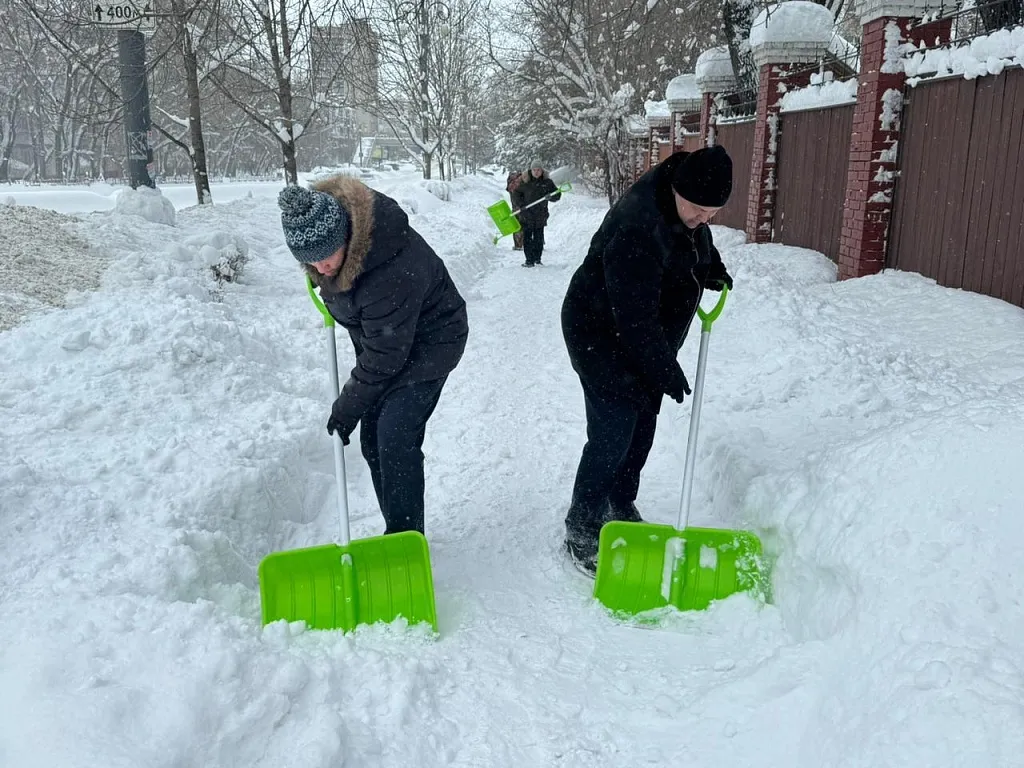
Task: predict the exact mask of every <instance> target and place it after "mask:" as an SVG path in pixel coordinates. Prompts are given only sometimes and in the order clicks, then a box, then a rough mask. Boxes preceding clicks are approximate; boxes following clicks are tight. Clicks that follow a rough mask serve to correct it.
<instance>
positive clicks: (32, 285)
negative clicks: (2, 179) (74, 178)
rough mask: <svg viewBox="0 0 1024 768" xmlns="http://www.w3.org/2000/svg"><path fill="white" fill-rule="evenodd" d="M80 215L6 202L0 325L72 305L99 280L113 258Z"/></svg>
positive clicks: (0, 245) (1, 222)
mask: <svg viewBox="0 0 1024 768" xmlns="http://www.w3.org/2000/svg"><path fill="white" fill-rule="evenodd" d="M77 224H78V219H76V218H74V217H72V216H65V215H63V214H60V213H55V212H54V211H48V210H45V209H41V208H31V207H25V206H19V205H13V204H8V205H5V206H4V208H3V211H2V214H0V331H3V330H6V329H8V328H11V327H13V326H14V325H16V324H17V323H18V322H20V321H21V319H22V318H23V317H24V316H25V315H26V314H27V313H29V312H32V311H36V310H45V309H46V308H48V307H63V306H66V304H67V302H68V300H69V298H70V297H71V296H73V295H74V294H77V293H78V292H82V291H91V290H93V289H95V288H96V287H97V286H99V282H100V275H101V274H102V273H103V270H104V269H105V268H106V266H107V263H108V258H107V256H106V255H105V253H104V251H103V249H102V247H97V248H95V249H94V248H93V247H92V246H90V244H89V242H88V241H87V240H85V239H84V238H83V237H82V236H81V235H80V234H78V233H77V232H76V230H77V227H76V225H77Z"/></svg>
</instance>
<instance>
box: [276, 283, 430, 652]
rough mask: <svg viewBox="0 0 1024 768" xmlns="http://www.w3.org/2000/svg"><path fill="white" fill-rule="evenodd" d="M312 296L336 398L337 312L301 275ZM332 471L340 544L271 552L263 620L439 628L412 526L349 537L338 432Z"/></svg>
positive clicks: (426, 563) (421, 545)
mask: <svg viewBox="0 0 1024 768" xmlns="http://www.w3.org/2000/svg"><path fill="white" fill-rule="evenodd" d="M306 285H307V287H308V289H309V295H310V296H311V297H312V299H313V303H314V304H316V307H317V309H319V310H320V313H321V314H322V315H323V317H324V327H325V328H326V329H327V342H328V348H329V350H330V362H329V370H330V374H331V385H332V387H333V390H334V396H335V397H337V396H338V393H339V391H340V390H339V383H338V357H337V348H336V342H335V337H334V318H332V317H331V314H330V312H329V311H328V310H327V308H326V307H325V306H324V305H323V302H321V301H320V299H319V297H318V296H317V295H316V292H315V291H314V289H313V283H312V282H311V281H310V280H309V278H308V277H307V278H306ZM332 442H333V444H334V474H335V478H336V479H337V482H338V512H339V515H340V518H341V544H340V545H336V544H326V545H324V546H320V547H309V548H307V549H295V550H291V551H289V552H275V553H273V554H270V555H267V556H266V557H265V558H264V559H263V561H262V562H261V563H260V567H259V579H260V601H261V603H262V609H263V623H264V624H269V623H270V622H272V621H277V620H278V619H285V620H287V621H298V620H300V619H301V620H303V621H305V622H306V625H307V626H308V627H310V628H312V629H341V630H345V631H346V632H347V631H349V630H351V629H355V627H356V625H358V624H374V623H376V622H385V623H389V622H392V621H394V620H395V619H397V618H399V617H402V618H404V619H405V620H406V621H408V622H409V624H418V623H421V622H426V623H429V624H430V625H431V626H432V627H433V628H434V631H435V632H436V631H437V612H436V610H435V608H434V580H433V576H432V574H431V570H430V552H429V549H428V548H427V540H426V539H425V538H424V537H423V535H422V534H421V533H419V532H417V531H406V532H403V533H395V534H390V535H388V536H374V537H372V538H369V539H360V540H358V541H352V540H351V538H350V534H349V526H348V490H347V484H346V481H345V453H344V448H343V446H342V443H341V437H340V436H339V435H338V434H337V433H335V434H334V436H333V438H332Z"/></svg>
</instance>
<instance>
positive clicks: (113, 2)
mask: <svg viewBox="0 0 1024 768" xmlns="http://www.w3.org/2000/svg"><path fill="white" fill-rule="evenodd" d="M93 14H94V15H92V16H90V19H89V20H90V22H91V23H93V24H96V25H97V26H101V27H106V28H108V29H132V30H140V31H143V32H152V31H153V30H154V29H156V14H155V13H154V11H153V9H152V4H151V3H145V4H143V2H142V0H99V2H97V3H96V5H95V7H94V8H93Z"/></svg>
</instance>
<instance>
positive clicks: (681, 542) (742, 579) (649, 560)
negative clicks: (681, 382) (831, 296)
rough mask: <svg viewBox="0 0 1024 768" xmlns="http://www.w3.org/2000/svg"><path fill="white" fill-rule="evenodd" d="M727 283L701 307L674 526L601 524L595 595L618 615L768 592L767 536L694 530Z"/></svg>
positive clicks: (696, 607) (702, 605)
mask: <svg viewBox="0 0 1024 768" xmlns="http://www.w3.org/2000/svg"><path fill="white" fill-rule="evenodd" d="M727 295H728V289H725V288H723V290H722V294H721V297H720V298H719V299H718V303H717V304H716V305H715V307H714V309H712V310H711V311H710V312H707V313H705V312H704V311H703V310H702V309H701V308H700V307H699V306H698V308H697V314H698V315H699V316H700V321H701V333H700V353H699V356H698V358H697V381H696V385H695V386H694V391H693V406H692V412H691V415H690V434H689V437H688V438H687V445H686V466H685V469H684V471H683V490H682V494H681V496H680V500H679V518H678V521H677V523H676V526H675V528H673V527H672V526H671V525H658V524H655V523H627V522H622V521H613V522H609V523H606V524H605V525H604V526H603V527H602V528H601V537H600V540H599V544H598V554H597V574H596V580H595V582H594V597H596V598H597V599H598V600H599V601H600V602H601V603H602V604H603V605H604V606H605V607H607V608H608V609H610V610H611V611H613V612H614V613H618V614H623V615H636V614H640V613H644V612H646V611H650V610H654V609H657V608H664V607H666V606H669V605H671V606H675V607H676V608H678V609H679V610H682V611H686V610H703V609H704V608H707V607H708V606H709V605H710V604H711V602H712V601H714V600H721V599H722V598H725V597H728V596H729V595H732V594H734V593H736V592H750V593H751V594H753V595H755V596H756V597H757V598H758V599H762V600H763V599H765V597H766V594H767V593H766V589H765V587H766V579H765V574H764V572H763V566H762V562H761V561H762V558H761V541H760V539H758V538H757V536H755V535H754V534H753V533H750V532H748V531H729V530H717V529H712V528H689V527H687V524H688V522H689V518H690V497H691V495H692V492H693V469H694V464H695V463H696V459H697V430H698V428H699V426H700V411H701V403H702V401H703V398H704V372H705V369H706V367H707V354H708V340H709V339H710V336H711V324H712V323H714V321H715V320H717V319H718V316H719V315H720V314H721V313H722V308H723V307H724V306H725V297H726V296H727Z"/></svg>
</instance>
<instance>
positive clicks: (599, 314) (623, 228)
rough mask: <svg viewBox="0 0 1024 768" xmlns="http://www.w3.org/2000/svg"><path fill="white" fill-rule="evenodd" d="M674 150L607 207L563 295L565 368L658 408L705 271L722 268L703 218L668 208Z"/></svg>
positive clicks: (673, 377) (673, 390) (676, 386)
mask: <svg viewBox="0 0 1024 768" xmlns="http://www.w3.org/2000/svg"><path fill="white" fill-rule="evenodd" d="M684 156H685V153H683V152H679V153H676V154H674V155H672V156H670V157H668V158H666V159H665V161H664V162H662V163H661V164H660V165H658V166H656V167H655V168H653V169H652V170H650V171H648V172H647V173H645V174H644V175H643V176H641V177H640V178H639V179H638V180H637V181H636V183H635V184H633V186H631V187H630V188H629V189H628V190H627V191H626V193H625V194H624V195H623V196H622V197H621V198H620V199H619V200H618V202H616V203H615V205H614V206H613V207H612V208H611V210H610V211H608V213H607V214H606V215H605V218H604V221H603V222H602V223H601V227H600V228H599V229H598V230H597V233H596V234H595V235H594V237H593V239H592V240H591V242H590V251H589V252H588V253H587V256H586V258H585V259H584V260H583V264H581V265H580V267H579V268H578V269H577V270H576V272H575V274H574V275H573V277H572V280H571V281H570V283H569V289H568V292H567V293H566V296H565V300H564V301H563V303H562V332H563V335H564V336H565V343H566V346H567V347H568V350H569V358H570V360H571V361H572V366H573V369H575V371H576V372H577V373H578V374H579V375H580V377H581V378H582V379H583V380H584V381H585V382H586V383H587V384H588V385H589V386H592V387H593V388H594V389H596V390H597V391H598V392H600V393H601V394H603V395H604V396H606V397H610V398H613V399H620V400H628V401H630V402H631V403H632V404H634V405H635V406H636V407H638V408H640V409H642V410H649V411H655V412H657V411H658V410H660V407H661V399H662V395H664V394H673V395H676V394H679V393H680V390H681V388H682V382H683V371H682V368H681V367H680V365H679V363H678V361H677V360H676V356H677V355H678V354H679V349H680V348H681V347H682V346H683V341H684V340H685V339H686V333H687V331H688V330H689V327H690V323H691V322H692V321H693V318H694V315H695V314H696V311H697V305H698V303H699V302H700V298H701V295H702V294H703V292H704V282H705V280H706V279H707V276H708V273H709V271H710V272H712V273H714V274H719V273H721V272H724V267H723V265H722V258H721V256H720V255H719V253H718V250H717V249H716V248H715V246H714V243H713V241H712V238H711V230H710V228H709V227H707V226H706V225H701V226H699V227H697V228H696V229H693V230H691V229H689V228H687V227H686V226H685V225H684V224H683V223H682V221H680V219H679V216H678V215H677V214H676V209H675V199H674V197H673V195H672V187H671V184H670V179H671V177H672V171H673V169H674V167H675V165H676V164H677V163H679V162H681V160H682V158H683V157H684Z"/></svg>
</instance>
